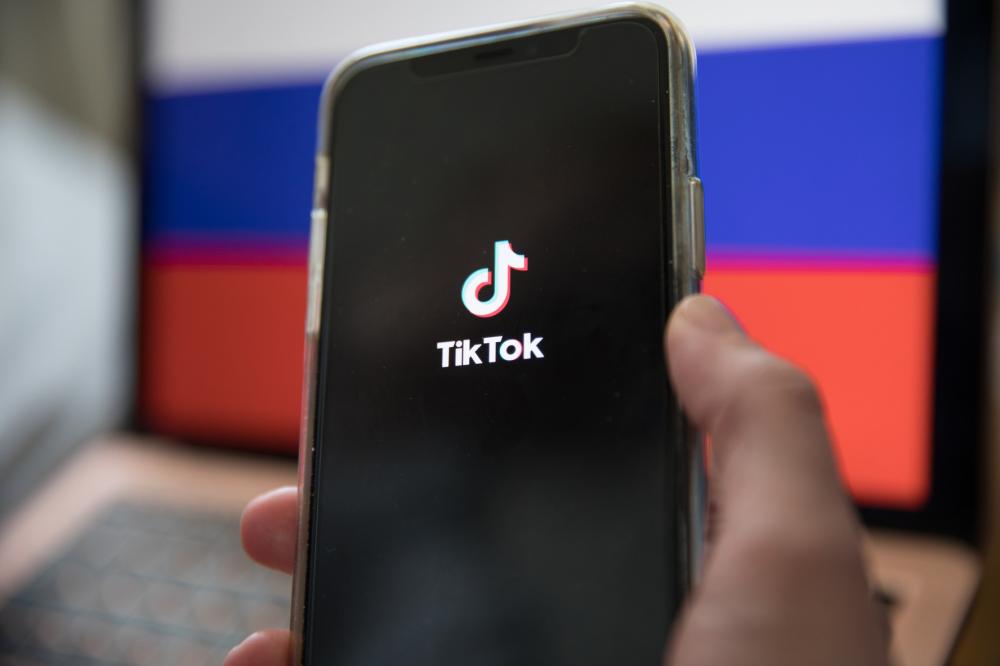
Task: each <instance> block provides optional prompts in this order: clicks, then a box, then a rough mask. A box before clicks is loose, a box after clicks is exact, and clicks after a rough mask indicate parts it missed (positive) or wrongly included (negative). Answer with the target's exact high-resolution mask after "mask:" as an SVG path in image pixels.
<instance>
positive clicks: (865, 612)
mask: <svg viewBox="0 0 1000 666" xmlns="http://www.w3.org/2000/svg"><path fill="white" fill-rule="evenodd" d="M666 348H667V360H668V365H669V371H670V377H671V381H672V382H673V385H674V389H675V391H676V393H677V396H678V398H679V400H680V401H681V403H682V405H683V406H684V408H685V410H686V412H687V413H688V415H689V417H690V418H691V419H692V421H693V422H694V423H695V424H696V425H697V426H698V427H699V428H700V429H701V430H703V431H705V432H707V433H708V434H709V435H710V436H711V438H712V455H713V463H714V464H713V468H712V476H711V493H712V501H713V502H714V505H715V509H716V512H715V513H713V516H712V517H713V520H716V521H717V524H715V525H713V538H714V542H713V544H712V548H711V552H710V555H709V559H708V561H707V562H706V563H705V567H704V572H703V576H702V581H701V583H700V585H699V586H698V588H697V589H696V590H695V593H694V595H693V597H692V598H691V600H690V602H689V603H688V605H687V607H686V609H685V615H684V618H683V619H682V620H681V622H680V623H679V626H678V629H677V632H676V634H675V637H674V642H673V645H672V657H673V659H674V662H675V663H679V664H686V663H726V664H743V663H746V664H753V663H790V664H791V663H796V664H798V663H856V664H862V663H880V660H881V659H882V657H883V656H884V637H883V636H881V633H880V630H879V625H878V623H877V618H876V616H875V614H874V612H873V608H872V604H871V600H870V597H869V593H868V585H867V581H866V576H865V573H864V566H863V562H862V559H861V552H860V541H859V526H858V523H857V519H856V517H855V515H854V510H853V507H852V506H851V504H850V502H849V501H848V499H847V496H846V494H845V493H844V492H843V490H842V488H841V485H840V481H839V478H838V475H837V470H836V464H835V462H834V459H833V454H832V452H831V448H830V443H829V440H828V437H827V434H826V428H825V425H824V422H823V410H822V406H821V402H820V399H819V397H818V394H817V392H816V389H815V388H814V387H813V384H812V382H811V381H810V380H809V378H808V377H807V376H806V375H805V374H804V373H803V372H802V371H800V370H798V369H797V368H795V367H794V366H792V365H791V364H789V363H787V362H786V361H783V360H781V359H779V358H777V357H775V356H773V355H772V354H770V353H768V352H767V351H765V350H763V349H761V348H760V347H759V346H758V345H756V344H754V343H753V341H751V340H750V339H749V338H747V337H746V335H744V333H743V332H742V330H741V329H740V327H739V326H738V325H737V323H736V322H735V320H734V319H733V318H732V317H731V316H730V314H729V313H728V312H727V311H726V309H725V308H724V307H723V306H722V305H721V304H720V303H719V302H718V301H716V300H714V299H712V298H708V297H705V296H698V297H693V298H689V299H686V300H685V301H683V302H682V303H681V304H680V305H679V306H678V307H677V308H676V310H675V312H674V314H673V315H672V317H671V320H670V322H669V324H668V327H667V332H666ZM777 655H781V656H782V658H781V659H777V658H776V656H777ZM824 655H825V656H826V657H825V660H824V659H823V658H821V657H823V656H824Z"/></svg>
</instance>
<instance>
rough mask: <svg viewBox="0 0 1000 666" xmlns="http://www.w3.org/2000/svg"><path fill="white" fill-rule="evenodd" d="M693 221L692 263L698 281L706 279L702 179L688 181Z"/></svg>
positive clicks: (694, 177)
mask: <svg viewBox="0 0 1000 666" xmlns="http://www.w3.org/2000/svg"><path fill="white" fill-rule="evenodd" d="M688 201H689V202H690V206H691V208H690V219H691V262H692V264H693V266H692V268H693V269H694V272H695V273H696V274H697V276H698V279H701V278H703V277H705V191H704V188H703V187H702V184H701V178H698V177H697V176H691V177H690V178H689V179H688Z"/></svg>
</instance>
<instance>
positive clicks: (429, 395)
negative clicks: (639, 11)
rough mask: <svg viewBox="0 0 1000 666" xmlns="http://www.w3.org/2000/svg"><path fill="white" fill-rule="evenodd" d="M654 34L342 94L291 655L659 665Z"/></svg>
mask: <svg viewBox="0 0 1000 666" xmlns="http://www.w3.org/2000/svg"><path fill="white" fill-rule="evenodd" d="M664 49H665V47H664V38H663V36H662V34H661V33H659V32H658V30H657V29H656V28H655V26H654V25H653V24H651V23H650V24H646V23H645V22H643V21H641V20H620V21H614V22H608V23H601V24H593V25H589V26H585V27H582V28H581V27H577V28H573V29H564V30H557V31H550V32H548V33H543V34H541V35H535V36H532V37H524V38H518V39H516V40H510V41H505V42H499V43H496V42H494V43H491V44H488V45H485V46H482V45H480V46H475V47H467V48H464V49H459V50H455V51H449V52H445V53H437V54H433V55H427V56H422V57H420V58H416V59H408V60H402V61H389V62H382V63H380V64H375V65H371V66H368V67H366V68H363V69H361V70H360V71H358V72H357V73H355V74H353V75H352V76H351V78H350V80H349V81H348V82H347V83H346V84H345V85H344V87H343V88H342V89H341V90H340V92H339V93H338V96H337V98H336V100H335V102H334V104H333V106H332V113H333V116H332V125H331V132H330V145H329V150H330V156H331V171H330V183H329V188H330V189H329V192H330V207H329V211H328V212H329V220H330V223H329V231H328V234H327V247H326V268H325V274H324V283H323V284H324V286H323V289H324V291H323V304H322V329H321V330H322V335H321V338H320V344H319V361H318V372H319V377H318V384H317V386H318V388H317V407H316V409H317V413H316V453H315V457H314V472H313V473H314V478H313V501H312V515H311V541H310V544H309V548H310V551H309V568H308V579H307V586H308V593H307V601H306V623H305V635H304V654H305V658H306V663H310V664H329V665H331V666H375V665H383V664H393V665H397V666H398V665H403V664H421V665H423V664H426V665H432V664H433V665H436V666H448V665H455V666H458V665H462V666H475V665H483V666H487V665H489V666H501V665H503V666H506V665H508V664H509V665H512V666H513V665H515V664H516V665H518V666H525V665H534V664H538V665H543V664H544V665H546V666H553V665H566V666H590V665H594V666H597V665H601V666H607V665H608V664H614V665H616V666H629V665H632V664H636V665H638V664H649V665H653V664H659V663H661V656H662V653H663V648H664V643H665V640H666V636H667V633H668V630H669V627H670V623H671V620H672V618H673V613H674V611H675V607H676V604H677V593H678V590H677V584H676V581H675V579H674V576H675V574H674V571H675V567H676V559H675V555H676V550H677V544H676V539H675V537H674V529H675V518H674V516H673V511H674V508H673V507H674V506H675V504H674V499H673V492H674V490H673V489H672V487H671V482H670V479H672V478H673V476H674V471H673V469H672V465H673V464H674V463H672V462H671V461H672V460H673V457H672V453H671V451H672V449H675V448H676V447H677V446H678V443H677V442H676V441H672V436H671V435H670V433H671V432H672V430H671V429H670V428H669V427H668V422H669V418H670V416H669V407H668V401H669V399H670V397H669V395H668V384H667V377H666V372H665V369H664V361H663V350H662V342H661V340H662V331H663V325H664V322H665V319H666V313H667V310H668V306H669V303H668V296H667V292H668V289H667V281H666V279H665V273H666V271H667V265H666V261H667V257H668V256H669V252H668V250H669V248H670V237H669V234H670V225H669V221H668V216H669V212H668V211H669V205H668V204H669V200H668V196H669V194H668V192H667V185H666V183H667V182H668V176H669V174H667V173H666V172H665V170H666V169H667V168H668V167H667V166H666V161H665V154H666V149H665V147H664V143H665V138H664V137H665V134H666V132H667V128H666V127H664V125H663V118H664V109H665V106H666V104H665V94H666V90H665V86H666V83H665V81H666V73H665V69H666V54H665V50H664Z"/></svg>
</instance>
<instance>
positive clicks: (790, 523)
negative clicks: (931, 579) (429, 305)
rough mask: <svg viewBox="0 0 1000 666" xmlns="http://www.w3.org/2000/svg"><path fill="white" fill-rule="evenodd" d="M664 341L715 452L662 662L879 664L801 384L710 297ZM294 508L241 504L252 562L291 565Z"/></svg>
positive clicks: (252, 655)
mask: <svg viewBox="0 0 1000 666" xmlns="http://www.w3.org/2000/svg"><path fill="white" fill-rule="evenodd" d="M665 345H666V351H667V358H668V365H669V369H670V377H671V380H672V382H673V385H674V387H675V388H676V390H677V394H678V396H679V398H680V401H681V404H682V405H683V406H684V408H685V410H686V411H687V413H688V415H689V416H690V417H691V419H692V420H693V421H694V423H695V424H697V426H698V427H699V428H701V429H702V430H704V431H705V432H707V433H709V434H710V435H711V440H712V454H713V470H712V492H713V496H712V535H711V540H710V550H709V553H708V555H707V558H706V563H705V568H704V574H703V578H702V580H701V583H700V584H699V585H698V587H697V588H696V589H695V591H694V593H693V595H692V597H691V599H690V600H689V601H688V604H687V606H686V608H685V610H684V612H683V614H682V616H681V618H680V619H679V621H678V625H677V628H676V631H675V634H674V636H673V638H672V640H671V644H670V645H669V646H668V655H669V656H668V661H669V662H670V663H673V664H680V665H685V666H686V665H689V664H691V665H701V664H705V665H716V664H720V665H721V664H724V665H726V666H729V665H739V664H768V665H772V664H810V665H813V664H820V665H821V664H852V665H859V666H861V665H867V664H885V663H886V662H887V655H886V645H887V631H886V625H885V619H884V616H881V615H880V612H879V609H878V608H877V607H876V606H875V603H874V602H873V601H872V598H871V595H870V593H869V588H868V582H867V579H866V576H865V568H864V564H863V561H862V557H861V549H860V527H859V525H858V522H857V519H856V517H855V515H854V511H853V508H852V507H851V504H850V502H849V501H848V499H847V497H846V496H845V494H844V492H843V490H842V489H841V486H840V483H839V480H838V477H837V471H836V466H835V464H834V461H833V456H832V453H831V450H830V446H829V441H828V438H827V435H826V429H825V427H824V424H823V414H822V409H821V406H820V403H819V399H818V398H817V395H816V391H815V389H814V388H813V387H812V384H811V383H810V382H809V380H808V379H807V378H806V376H805V375H804V374H803V373H802V372H801V371H799V370H797V369H795V368H794V367H792V366H791V365H789V364H788V363H786V362H784V361H782V360H780V359H778V358H776V357H774V356H772V355H770V354H768V353H767V352H765V351H764V350H762V349H761V348H760V347H758V346H756V345H755V344H754V343H753V342H751V341H750V340H749V339H748V338H747V337H746V336H745V335H744V334H743V332H742V331H741V330H740V328H739V327H738V326H737V325H736V323H735V322H734V321H733V320H732V318H731V317H730V316H729V314H728V313H727V312H726V311H725V309H724V308H723V307H722V306H721V305H720V304H719V303H718V302H717V301H715V300H714V299H711V298H708V297H704V296H696V297H692V298H689V299H686V300H685V301H684V302H682V303H681V304H680V305H679V306H678V307H677V308H676V310H675V311H674V313H673V315H672V316H671V319H670V323H669V324H668V326H667V332H666V337H665ZM296 503H297V496H296V492H295V489H294V488H282V489H279V490H276V491H273V492H271V493H268V494H266V495H263V496H261V497H258V498H257V499H255V500H254V501H252V502H251V503H250V504H249V506H247V509H246V511H245V512H244V514H243V544H244V547H245V548H246V550H247V553H248V554H249V555H250V556H251V557H252V558H254V559H255V560H257V561H258V562H260V563H261V564H264V565H265V566H269V567H272V568H275V569H280V570H282V571H286V572H291V570H292V567H293V566H294V550H295V529H296V521H297V508H296ZM289 645H290V643H289V634H288V631H287V630H279V629H271V630H267V631H263V632H258V633H256V634H254V635H252V636H251V637H250V638H248V639H247V640H246V641H244V642H243V643H242V644H240V645H239V646H237V647H236V648H234V649H233V651H232V652H231V653H230V654H229V656H228V657H227V658H226V662H225V666H250V665H254V666H272V665H273V666H284V665H286V664H288V663H289V661H290V653H289V651H290V648H289Z"/></svg>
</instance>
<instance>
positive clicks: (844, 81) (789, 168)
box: [698, 38, 942, 258]
mask: <svg viewBox="0 0 1000 666" xmlns="http://www.w3.org/2000/svg"><path fill="white" fill-rule="evenodd" d="M941 50H942V41H941V39H939V38H924V39H906V40H895V41H877V42H861V43H855V44H848V45H832V46H814V47H808V48H801V47H800V48H787V49H774V50H761V51H750V52H741V53H717V54H711V55H706V56H705V57H704V58H703V59H702V67H701V68H700V70H699V80H698V94H699V100H698V101H699V112H700V114H701V117H700V122H699V125H700V127H699V129H700V133H699V140H700V146H701V152H700V157H701V175H702V177H703V180H704V182H705V207H706V211H705V215H706V241H707V243H708V246H709V248H710V249H711V250H715V251H720V250H721V251H725V250H747V249H750V250H775V251H782V250H793V251H803V250H804V251H817V252H832V253H837V254H843V253H847V254H851V253H854V252H859V251H860V252H863V253H867V254H871V253H887V254H890V255H893V256H897V255H904V256H914V257H922V258H929V257H930V256H932V255H933V254H934V252H935V245H936V233H935V229H936V220H937V187H938V182H937V181H938V160H939V158H938V152H939V148H938V136H939V128H938V126H939V99H938V98H939V95H940V85H941Z"/></svg>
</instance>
